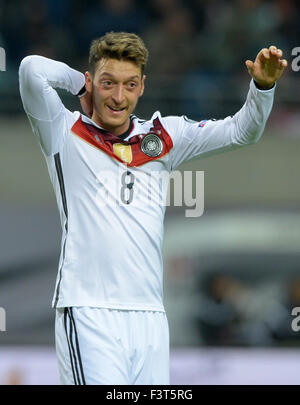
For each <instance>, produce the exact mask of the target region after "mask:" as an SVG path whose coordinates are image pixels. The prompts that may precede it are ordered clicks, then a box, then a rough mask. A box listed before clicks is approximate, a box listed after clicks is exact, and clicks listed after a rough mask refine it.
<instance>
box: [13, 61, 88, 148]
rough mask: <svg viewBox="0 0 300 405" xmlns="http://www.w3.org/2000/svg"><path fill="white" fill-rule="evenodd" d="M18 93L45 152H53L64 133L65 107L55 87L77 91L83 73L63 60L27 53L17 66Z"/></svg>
mask: <svg viewBox="0 0 300 405" xmlns="http://www.w3.org/2000/svg"><path fill="white" fill-rule="evenodd" d="M19 82H20V94H21V98H22V102H23V106H24V109H25V112H26V114H27V115H28V118H29V121H30V123H31V126H32V129H33V132H34V133H35V134H36V135H38V137H39V140H40V142H41V146H42V149H43V150H44V152H45V153H46V154H47V155H50V154H51V153H55V150H56V149H57V147H58V144H59V142H60V141H61V139H62V137H63V134H64V125H65V116H66V113H67V110H66V109H65V107H64V105H63V103H62V101H61V99H60V98H59V96H58V94H57V92H56V91H55V90H54V88H61V89H65V90H67V91H69V92H70V93H72V94H74V95H76V94H78V93H79V91H80V89H81V88H82V87H83V86H84V82H85V77H84V74H82V73H80V72H78V71H76V70H74V69H72V68H70V67H69V66H67V65H66V64H65V63H62V62H57V61H54V60H51V59H48V58H45V57H43V56H37V55H32V56H27V57H26V58H24V59H23V60H22V62H21V65H20V68H19Z"/></svg>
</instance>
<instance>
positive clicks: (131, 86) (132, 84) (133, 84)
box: [128, 82, 137, 89]
mask: <svg viewBox="0 0 300 405" xmlns="http://www.w3.org/2000/svg"><path fill="white" fill-rule="evenodd" d="M136 86H137V84H136V82H130V83H128V87H129V88H130V89H134V88H135V87H136Z"/></svg>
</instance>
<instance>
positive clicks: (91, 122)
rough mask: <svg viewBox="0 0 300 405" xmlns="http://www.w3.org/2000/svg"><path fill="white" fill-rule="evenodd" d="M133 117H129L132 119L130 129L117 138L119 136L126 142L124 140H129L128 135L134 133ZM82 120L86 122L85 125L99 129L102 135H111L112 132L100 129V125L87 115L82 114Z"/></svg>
mask: <svg viewBox="0 0 300 405" xmlns="http://www.w3.org/2000/svg"><path fill="white" fill-rule="evenodd" d="M133 117H134V116H133V115H130V117H129V119H130V123H129V128H128V129H127V130H126V131H125V132H123V134H121V135H116V136H118V138H120V139H122V140H124V139H126V138H127V136H128V135H130V133H131V132H132V130H133V128H134V123H133ZM82 120H83V122H85V123H87V124H90V125H93V126H94V127H96V128H98V129H99V130H100V131H101V133H102V134H103V135H105V134H111V132H109V131H107V130H106V129H103V128H101V127H100V126H99V125H98V124H96V123H95V122H94V121H93V120H92V119H91V118H89V117H87V116H85V115H83V114H82ZM111 135H112V134H111Z"/></svg>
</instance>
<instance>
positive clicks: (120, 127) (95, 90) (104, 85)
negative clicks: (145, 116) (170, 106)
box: [86, 59, 145, 135]
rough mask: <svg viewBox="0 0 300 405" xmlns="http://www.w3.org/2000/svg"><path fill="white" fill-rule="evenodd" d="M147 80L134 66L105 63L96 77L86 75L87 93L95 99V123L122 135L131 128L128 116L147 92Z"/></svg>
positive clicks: (125, 63)
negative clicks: (145, 89)
mask: <svg viewBox="0 0 300 405" xmlns="http://www.w3.org/2000/svg"><path fill="white" fill-rule="evenodd" d="M144 82H145V76H142V74H141V69H140V67H138V66H137V65H135V64H134V63H133V62H130V61H125V60H117V59H102V60H100V61H99V63H98V65H97V69H96V72H95V74H94V76H93V77H92V75H91V74H90V73H89V72H87V73H86V89H87V91H88V92H90V93H91V94H92V97H93V115H92V120H93V121H95V122H96V123H97V124H98V125H100V126H101V127H102V128H104V129H106V130H108V131H110V132H112V133H114V134H115V135H121V134H122V133H124V132H125V131H126V130H127V129H128V128H129V123H130V119H129V116H130V114H131V113H132V112H133V110H134V109H135V107H136V105H137V102H138V99H139V97H140V96H141V95H142V94H143V92H144Z"/></svg>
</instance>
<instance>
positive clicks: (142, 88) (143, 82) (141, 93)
mask: <svg viewBox="0 0 300 405" xmlns="http://www.w3.org/2000/svg"><path fill="white" fill-rule="evenodd" d="M145 80H146V76H145V75H143V77H142V85H141V91H140V97H141V96H142V95H143V94H144V90H145Z"/></svg>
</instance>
